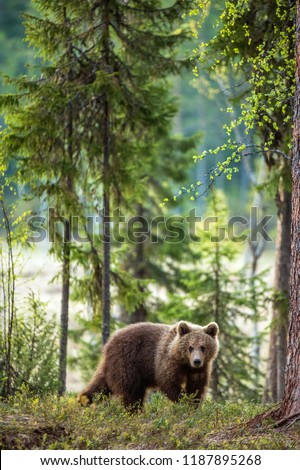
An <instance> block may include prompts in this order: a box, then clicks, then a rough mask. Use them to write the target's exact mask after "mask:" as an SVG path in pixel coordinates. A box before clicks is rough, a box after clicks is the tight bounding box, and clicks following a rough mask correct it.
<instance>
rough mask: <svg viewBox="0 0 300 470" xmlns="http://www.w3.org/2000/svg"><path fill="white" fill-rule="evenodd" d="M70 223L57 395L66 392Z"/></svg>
mask: <svg viewBox="0 0 300 470" xmlns="http://www.w3.org/2000/svg"><path fill="white" fill-rule="evenodd" d="M70 254H71V247H70V223H69V221H65V225H64V243H63V266H62V298H61V316H60V347H59V388H58V394H59V395H62V394H63V393H65V391H66V377H67V348H68V331H69V297H70Z"/></svg>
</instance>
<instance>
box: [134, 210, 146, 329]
mask: <svg viewBox="0 0 300 470" xmlns="http://www.w3.org/2000/svg"><path fill="white" fill-rule="evenodd" d="M137 214H138V216H139V217H143V214H144V210H143V206H142V204H139V205H138V207H137ZM145 274H146V270H145V242H141V243H136V245H135V266H134V277H135V278H136V279H141V280H143V279H145ZM139 290H140V292H143V291H144V288H143V286H142V285H140V286H139ZM146 320H147V308H146V306H145V303H144V302H141V303H140V304H139V305H138V306H137V307H136V309H135V310H134V312H133V313H132V314H131V315H130V323H137V322H144V321H146Z"/></svg>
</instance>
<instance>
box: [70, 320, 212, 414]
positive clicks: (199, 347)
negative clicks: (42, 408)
mask: <svg viewBox="0 0 300 470" xmlns="http://www.w3.org/2000/svg"><path fill="white" fill-rule="evenodd" d="M218 331H219V328H218V325H217V324H216V323H209V325H207V326H204V327H201V326H197V325H193V324H191V323H187V322H185V321H180V322H178V323H177V324H176V325H173V326H169V325H162V324H155V323H147V322H146V323H136V324H133V325H129V326H127V327H125V328H123V329H121V330H119V331H118V332H116V333H115V334H114V335H113V336H112V338H111V339H110V340H109V341H108V343H107V344H106V346H105V347H104V350H103V359H102V361H101V362H100V364H99V366H98V369H97V370H96V372H95V374H94V376H93V378H92V379H91V381H90V382H89V384H88V385H87V386H86V388H85V389H84V390H83V391H82V392H81V393H80V395H79V397H78V400H79V402H80V403H82V404H88V403H90V402H91V401H92V399H93V395H94V394H95V393H98V392H99V393H101V394H102V395H110V394H112V395H117V396H120V397H122V399H123V403H124V405H125V407H127V408H132V409H134V408H138V407H141V406H142V404H143V400H144V397H145V392H146V390H147V389H148V388H156V389H159V390H160V391H162V392H163V393H165V394H166V395H167V397H168V398H170V400H173V401H177V400H178V399H179V398H180V396H181V395H182V393H187V394H193V396H194V399H195V400H197V401H200V400H202V399H203V397H204V396H205V393H206V390H207V386H208V383H209V379H210V375H211V368H212V362H213V360H214V359H215V357H216V356H217V353H218Z"/></svg>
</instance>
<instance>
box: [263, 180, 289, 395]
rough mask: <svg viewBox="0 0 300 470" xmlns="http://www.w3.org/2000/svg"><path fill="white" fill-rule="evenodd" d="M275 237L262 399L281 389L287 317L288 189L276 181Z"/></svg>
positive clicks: (280, 392) (275, 393)
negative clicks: (271, 303)
mask: <svg viewBox="0 0 300 470" xmlns="http://www.w3.org/2000/svg"><path fill="white" fill-rule="evenodd" d="M276 201H277V208H278V215H277V238H276V261H275V279H274V289H275V292H276V294H277V297H278V299H276V300H275V302H274V306H273V314H272V327H271V334H270V346H269V358H268V371H267V379H266V385H265V390H264V402H273V403H274V402H278V401H279V400H281V399H282V397H283V393H284V376H285V368H286V355H287V331H288V318H289V291H290V285H289V276H290V266H291V237H290V226H291V193H290V192H289V191H287V190H286V189H285V188H284V186H283V181H281V182H280V183H279V187H278V191H277V198H276Z"/></svg>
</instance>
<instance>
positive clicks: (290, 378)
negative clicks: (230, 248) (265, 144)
mask: <svg viewBox="0 0 300 470" xmlns="http://www.w3.org/2000/svg"><path fill="white" fill-rule="evenodd" d="M296 5H297V14H296V93H295V108H294V141H293V162H292V180H293V189H292V226H291V227H292V230H291V276H290V293H291V296H290V324H289V336H288V358H287V367H286V376H285V391H284V398H283V401H282V404H281V407H280V410H279V416H280V417H281V418H282V419H284V420H287V419H289V417H292V416H294V415H296V414H297V415H298V416H299V415H300V340H299V332H300V274H299V273H300V0H297V3H296Z"/></svg>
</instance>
